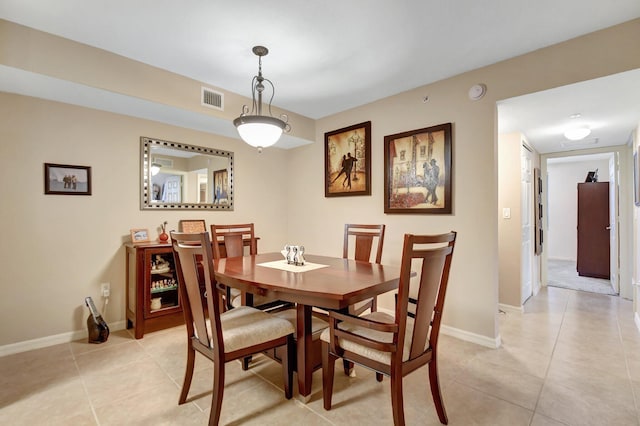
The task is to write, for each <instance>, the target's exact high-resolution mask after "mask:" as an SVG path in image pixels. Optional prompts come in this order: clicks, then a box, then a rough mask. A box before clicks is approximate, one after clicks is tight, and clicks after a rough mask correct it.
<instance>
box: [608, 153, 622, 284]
mask: <svg viewBox="0 0 640 426" xmlns="http://www.w3.org/2000/svg"><path fill="white" fill-rule="evenodd" d="M616 160H617V154H613V155H611V157H609V241H610V244H611V249H610V250H609V256H610V262H609V265H610V266H609V267H610V268H611V272H610V274H609V275H610V280H611V287H613V290H614V291H615V292H616V293H620V283H619V280H618V270H619V266H618V203H617V202H616V200H617V198H618V180H617V179H616V178H617V176H618V167H617V164H616V163H617V161H616Z"/></svg>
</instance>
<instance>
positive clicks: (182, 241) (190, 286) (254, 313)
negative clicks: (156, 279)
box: [171, 231, 295, 425]
mask: <svg viewBox="0 0 640 426" xmlns="http://www.w3.org/2000/svg"><path fill="white" fill-rule="evenodd" d="M171 240H172V246H173V254H174V259H175V265H176V272H177V276H178V287H179V291H180V297H181V300H182V308H183V312H184V317H185V323H186V328H187V338H188V339H187V366H186V371H185V376H184V383H183V385H182V391H181V392H180V398H179V400H178V403H179V404H184V403H185V402H187V396H188V394H189V388H190V387H191V381H192V378H193V369H194V363H195V356H196V355H195V353H196V351H197V352H199V353H201V354H202V355H204V356H205V357H207V358H209V359H210V360H211V361H213V364H214V372H213V395H212V399H211V414H210V415H209V425H217V424H218V421H219V420H220V409H221V407H222V398H223V395H224V376H225V364H226V363H227V362H229V361H232V360H236V359H243V358H245V357H247V356H249V355H252V354H255V353H259V352H262V351H265V350H269V349H273V348H276V347H284V348H285V350H284V351H283V357H282V378H283V381H284V393H285V397H286V398H287V399H290V398H291V396H292V386H293V360H294V359H295V343H294V338H293V333H294V331H295V329H294V328H293V326H292V325H291V323H290V322H289V321H286V320H284V319H281V318H276V317H274V316H272V315H270V314H268V313H266V312H264V311H261V310H259V309H256V308H253V307H250V306H240V307H238V308H236V309H232V310H230V311H226V312H221V310H220V306H219V304H218V303H216V301H215V298H214V297H209V298H207V299H206V304H207V307H206V309H205V306H204V305H203V302H202V298H201V297H200V293H199V287H198V274H199V273H202V274H203V275H204V281H205V286H206V289H207V292H208V294H214V291H215V287H214V267H213V262H214V260H213V254H212V249H211V240H210V239H209V234H208V233H206V232H203V233H200V234H193V233H184V232H173V231H172V232H171ZM199 264H201V265H202V269H200V271H202V272H199V268H198V266H199Z"/></svg>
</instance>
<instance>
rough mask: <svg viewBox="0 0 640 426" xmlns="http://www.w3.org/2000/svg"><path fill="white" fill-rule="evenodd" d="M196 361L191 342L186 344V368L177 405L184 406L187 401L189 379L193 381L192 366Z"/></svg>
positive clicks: (189, 385)
mask: <svg viewBox="0 0 640 426" xmlns="http://www.w3.org/2000/svg"><path fill="white" fill-rule="evenodd" d="M195 361H196V351H194V350H193V348H192V347H191V342H187V368H186V369H185V372H184V382H183V383H182V391H181V392H180V399H178V404H184V403H185V402H186V401H187V395H188V394H189V388H191V379H193V366H194V364H195Z"/></svg>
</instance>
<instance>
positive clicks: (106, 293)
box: [100, 283, 111, 297]
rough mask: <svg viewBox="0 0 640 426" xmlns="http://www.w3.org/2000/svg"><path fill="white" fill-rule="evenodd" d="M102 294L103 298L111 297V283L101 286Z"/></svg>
mask: <svg viewBox="0 0 640 426" xmlns="http://www.w3.org/2000/svg"><path fill="white" fill-rule="evenodd" d="M100 294H102V297H109V296H110V295H111V283H102V284H100Z"/></svg>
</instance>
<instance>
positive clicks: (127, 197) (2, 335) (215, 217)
mask: <svg viewBox="0 0 640 426" xmlns="http://www.w3.org/2000/svg"><path fill="white" fill-rule="evenodd" d="M8 26H9V27H13V25H7V24H6V22H5V23H4V25H0V37H1V38H2V39H3V40H11V43H3V46H2V48H1V49H0V61H3V62H2V63H4V64H7V57H8V55H7V52H8V51H9V52H10V53H11V55H9V56H11V61H13V62H12V65H11V66H17V67H22V66H25V68H26V65H27V64H28V65H29V67H35V68H37V69H39V70H42V69H49V68H50V67H53V65H51V63H52V62H54V61H55V57H56V55H55V54H54V55H51V57H50V58H49V59H48V60H46V61H44V60H42V61H44V63H40V62H42V61H41V58H38V60H36V59H37V58H36V57H31V56H33V55H31V54H30V52H36V53H37V52H41V50H42V49H41V48H39V46H40V43H41V42H43V41H41V40H38V37H39V35H37V36H36V35H34V34H32V33H28V34H27V35H28V36H29V37H27V38H28V40H26V41H25V40H17V39H15V38H14V37H13V35H12V34H9V35H10V36H11V37H9V38H7V37H6V35H7V34H6V31H7V27H8ZM10 30H11V31H14V30H15V28H10ZM638 39H640V20H636V21H632V22H629V23H627V24H623V25H621V26H617V27H613V28H611V29H607V30H604V31H600V32H598V33H594V34H590V35H587V36H585V37H581V38H579V39H575V40H571V41H568V42H566V43H563V44H560V45H556V46H552V47H549V48H547V49H542V50H539V51H536V52H533V53H531V54H529V55H525V56H522V57H519V58H514V59H510V60H508V61H505V62H502V63H499V64H496V65H492V66H488V67H485V68H482V69H479V70H475V71H471V72H468V73H465V74H462V75H459V76H456V77H453V78H450V79H447V80H443V81H440V82H437V83H434V84H431V85H427V86H424V87H420V88H417V89H415V90H411V91H408V92H404V93H400V94H398V95H395V96H392V97H389V98H386V99H383V100H380V101H378V102H374V103H371V104H368V105H365V106H362V107H360V108H355V109H353V110H349V111H345V112H343V113H340V114H336V115H333V116H330V117H326V118H324V119H321V120H318V121H317V122H314V123H312V125H311V127H312V128H314V129H315V130H314V134H313V136H312V138H313V139H315V141H316V143H314V144H311V145H306V146H303V147H300V148H297V149H294V150H290V151H282V150H279V149H269V150H265V152H264V153H262V154H261V155H258V154H257V153H256V151H255V150H254V149H251V148H249V147H247V146H246V145H245V144H243V143H240V142H239V141H237V140H232V139H227V138H221V137H217V136H213V135H210V134H205V133H201V132H196V131H191V130H187V129H183V128H177V127H174V126H168V125H163V124H159V123H156V122H151V121H146V120H140V119H133V118H129V117H124V116H120V115H117V114H111V113H105V112H99V111H95V110H91V109H86V108H79V107H73V106H69V105H63V104H58V103H54V102H49V101H41V100H35V99H32V98H27V97H21V96H14V95H8V94H2V95H0V140H1V145H0V147H1V148H0V150H1V151H0V154H1V155H0V170H1V171H2V178H3V182H4V186H3V196H2V200H3V208H2V217H3V223H4V224H5V228H6V229H5V232H4V235H3V240H4V244H3V245H2V247H1V248H0V256H1V258H2V259H3V265H6V266H5V270H3V274H1V275H0V288H1V289H2V291H3V297H2V298H0V315H1V319H2V321H0V345H8V344H12V343H17V342H23V341H27V340H31V339H39V338H42V339H44V338H46V337H47V336H53V335H56V334H61V333H70V332H73V331H77V330H82V329H84V323H83V321H84V318H86V314H87V312H86V309H85V308H84V307H83V300H84V297H85V296H93V297H94V298H97V296H98V291H99V283H100V282H103V281H110V282H111V283H112V286H113V290H112V291H113V297H112V302H111V304H110V305H109V306H108V309H107V312H106V319H107V321H109V322H111V323H120V324H121V323H122V322H123V321H124V289H123V285H124V253H123V249H122V242H123V240H124V239H125V238H126V236H127V234H128V230H129V228H131V227H143V228H145V227H146V228H149V229H150V230H152V232H153V231H155V230H156V228H157V227H158V226H159V225H160V223H161V222H162V221H163V220H168V221H169V227H170V228H175V227H176V226H177V221H178V220H179V219H181V218H183V217H189V218H200V217H202V218H204V219H206V220H207V222H208V223H213V222H215V221H217V222H226V223H229V222H240V221H255V222H256V226H257V229H258V233H259V234H260V236H261V242H260V244H261V251H266V250H278V249H279V248H280V246H282V245H283V244H284V243H285V242H290V243H300V244H304V245H305V246H306V247H307V248H308V251H309V252H314V253H319V254H331V255H340V254H341V244H342V243H341V236H342V227H343V224H344V223H345V222H371V223H380V222H383V223H386V224H387V227H388V228H387V239H386V241H385V251H384V254H383V262H384V263H390V264H397V263H398V262H399V259H400V254H401V253H400V249H401V239H402V235H403V234H404V233H405V232H413V233H432V232H443V231H448V230H451V229H454V230H456V231H458V232H459V234H458V235H459V237H458V244H457V246H456V253H455V257H454V263H453V269H452V274H451V281H450V289H449V294H448V298H447V302H446V308H445V315H444V324H445V332H449V333H452V334H456V335H459V336H461V337H464V338H467V339H469V340H474V341H478V342H480V343H483V344H486V345H489V346H491V345H494V344H496V343H497V342H499V330H498V328H497V324H496V313H497V304H498V278H499V275H498V271H499V268H498V238H497V236H498V219H497V214H496V213H497V210H498V185H497V176H498V173H497V164H498V156H497V143H496V140H497V135H496V130H495V128H496V127H495V123H496V102H497V101H498V100H501V99H506V98H510V97H513V96H517V95H522V94H526V93H530V92H534V91H539V90H545V89H549V88H552V87H556V86H560V85H564V84H569V83H574V82H577V81H582V80H586V79H591V78H595V77H600V76H604V75H608V74H612V73H617V72H621V71H626V70H629V69H634V68H638V67H640V44H639V43H637V40H638ZM46 42H47V43H48V42H50V41H46ZM57 42H60V41H59V40H58V41H56V43H57ZM54 44H55V43H54ZM66 48H67V47H64V48H62V49H66ZM51 49H57V47H55V46H52V47H51ZM25 50H26V52H25ZM54 52H55V50H54ZM34 55H35V53H34ZM96 55H100V54H98V53H96ZM16 56H17V57H16ZM74 60H76V59H74ZM104 60H105V61H107V64H108V63H110V60H111V59H109V58H105V59H104ZM114 60H115V59H114ZM118 61H119V60H118ZM34 62H35V63H37V64H35V65H34ZM36 65H37V66H36ZM55 66H56V67H58V68H62V69H63V71H62V72H61V73H60V74H59V76H62V77H64V78H71V79H74V80H76V79H77V80H80V79H81V78H89V77H81V76H79V75H77V74H78V73H77V72H75V71H72V70H70V69H66V68H65V67H66V64H65V63H55ZM119 66H120V65H119ZM131 66H132V67H134V68H135V66H134V65H131ZM93 71H96V70H91V69H90V70H88V73H89V74H92V73H93ZM42 72H45V71H42ZM47 72H48V71H46V72H45V73H47ZM139 72H142V73H144V74H145V76H146V74H147V73H148V74H149V78H150V81H153V80H155V78H156V77H157V78H160V79H161V78H165V77H166V78H168V79H169V80H170V82H173V81H174V79H176V80H175V81H177V82H178V84H181V83H180V81H181V78H179V77H175V76H165V75H164V72H161V71H158V70H155V69H151V68H150V67H149V68H145V69H144V70H142V69H140V71H139ZM156 73H158V74H159V75H156ZM85 74H86V73H85ZM160 74H161V75H160ZM83 75H84V74H83ZM96 75H99V73H98V72H97V71H96ZM152 77H153V78H152ZM92 78H93V77H92ZM96 78H97V77H96ZM110 78H113V77H112V76H111V77H110ZM105 79H106V77H105ZM107 80H108V81H107V82H108V84H109V85H110V87H111V89H113V90H116V91H123V92H124V93H128V92H127V91H132V92H133V91H138V90H140V88H139V87H138V86H137V85H131V84H129V85H128V84H127V76H126V75H121V76H120V77H118V79H117V81H116V82H114V81H111V80H109V79H107ZM479 82H482V83H485V84H486V85H487V87H488V92H487V95H486V96H485V97H484V98H483V99H482V100H480V101H477V102H472V101H470V100H469V99H468V98H467V91H468V89H469V87H471V86H472V85H473V84H476V83H479ZM90 84H91V85H101V82H100V81H93V82H91V83H90ZM283 84H284V83H283ZM128 86H134V87H128ZM161 86H162V85H160V84H159V85H158V87H154V90H152V92H153V93H156V89H157V90H163V88H162V87H161ZM179 92H180V91H179ZM136 93H137V94H139V92H136ZM165 95H166V94H165ZM165 95H163V96H162V97H163V101H164V102H168V103H171V104H173V103H174V100H173V95H171V96H169V95H166V97H165ZM426 95H428V96H429V98H430V101H429V102H428V103H423V101H422V100H423V98H424V96H426ZM175 96H180V95H179V94H175ZM182 103H183V101H182V100H180V99H177V100H176V101H175V104H176V105H178V104H182ZM368 120H371V121H372V180H371V183H372V195H371V196H361V197H336V198H325V197H324V174H323V168H324V149H323V140H324V133H325V132H328V131H331V130H335V129H338V128H341V127H344V126H348V125H351V124H355V123H359V122H363V121H368ZM446 122H451V123H453V141H454V142H453V168H454V175H453V198H454V199H453V214H451V215H385V214H384V213H383V158H382V152H383V149H382V147H383V138H384V136H385V135H389V134H393V133H398V132H402V131H406V130H411V129H418V128H423V127H427V126H431V125H436V124H441V123H446ZM140 136H150V137H157V138H161V139H167V140H175V141H181V142H185V143H191V144H196V145H202V146H208V147H216V148H221V149H225V150H229V151H233V152H235V155H236V158H235V160H236V161H235V163H236V179H235V180H236V185H237V186H236V188H237V198H236V205H235V207H236V208H235V211H234V212H211V213H206V214H202V213H186V212H179V211H178V212H149V211H140V210H139V194H138V185H137V182H138V175H139V171H138V162H139V158H138V157H139V153H138V151H139V137H140ZM44 162H58V163H69V164H80V165H89V166H91V167H92V171H93V182H94V186H93V195H92V196H91V197H68V196H66V197H65V196H51V195H47V196H45V195H43V188H42V185H43V177H42V168H43V166H42V164H43V163H44ZM392 304H393V301H392V297H391V296H390V295H387V296H386V297H383V298H382V300H381V305H382V306H383V307H385V308H391V307H392ZM34 311H35V312H38V315H34ZM42 318H46V320H43V319H42Z"/></svg>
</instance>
